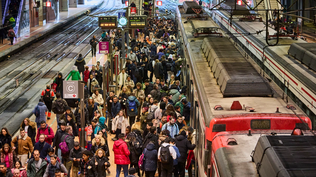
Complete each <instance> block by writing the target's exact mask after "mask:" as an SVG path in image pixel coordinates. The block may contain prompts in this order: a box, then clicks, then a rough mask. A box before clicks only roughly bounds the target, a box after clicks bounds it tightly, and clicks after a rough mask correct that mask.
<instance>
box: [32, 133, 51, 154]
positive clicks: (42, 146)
mask: <svg viewBox="0 0 316 177" xmlns="http://www.w3.org/2000/svg"><path fill="white" fill-rule="evenodd" d="M48 148H50V144H48V143H46V142H45V135H44V134H41V135H40V137H39V141H38V142H37V143H35V145H34V150H38V151H39V152H40V158H42V159H45V158H46V156H47V153H48Z"/></svg>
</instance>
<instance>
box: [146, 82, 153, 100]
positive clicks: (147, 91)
mask: <svg viewBox="0 0 316 177" xmlns="http://www.w3.org/2000/svg"><path fill="white" fill-rule="evenodd" d="M153 89H154V85H153V84H152V83H149V85H147V86H146V88H145V95H146V97H147V96H148V95H149V94H150V92H151V91H152V90H153Z"/></svg>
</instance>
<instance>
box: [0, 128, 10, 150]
mask: <svg viewBox="0 0 316 177" xmlns="http://www.w3.org/2000/svg"><path fill="white" fill-rule="evenodd" d="M11 141H12V136H11V135H10V133H9V131H8V129H7V128H6V127H3V128H2V129H1V133H0V149H2V147H3V145H4V144H8V145H9V146H11Z"/></svg>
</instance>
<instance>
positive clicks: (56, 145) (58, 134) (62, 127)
mask: <svg viewBox="0 0 316 177" xmlns="http://www.w3.org/2000/svg"><path fill="white" fill-rule="evenodd" d="M59 125H60V126H59V128H58V129H57V131H56V134H55V137H54V141H53V147H54V148H55V154H56V155H57V156H58V158H59V159H60V160H62V156H61V150H60V148H59V144H60V143H61V142H62V141H61V138H62V137H63V135H64V134H65V133H66V122H65V121H64V120H61V121H60V124H59Z"/></svg>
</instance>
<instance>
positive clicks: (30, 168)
mask: <svg viewBox="0 0 316 177" xmlns="http://www.w3.org/2000/svg"><path fill="white" fill-rule="evenodd" d="M41 160H42V163H41V165H40V168H39V170H38V171H36V167H35V162H34V159H33V158H32V159H30V160H29V163H28V164H27V176H28V177H43V176H44V173H45V171H46V167H47V162H46V160H44V159H41Z"/></svg>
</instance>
